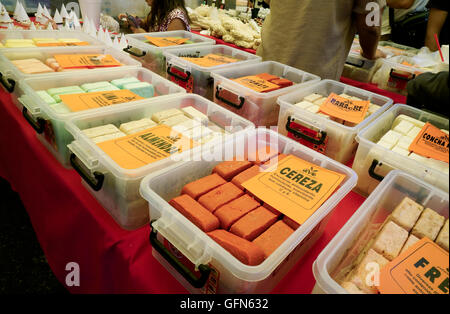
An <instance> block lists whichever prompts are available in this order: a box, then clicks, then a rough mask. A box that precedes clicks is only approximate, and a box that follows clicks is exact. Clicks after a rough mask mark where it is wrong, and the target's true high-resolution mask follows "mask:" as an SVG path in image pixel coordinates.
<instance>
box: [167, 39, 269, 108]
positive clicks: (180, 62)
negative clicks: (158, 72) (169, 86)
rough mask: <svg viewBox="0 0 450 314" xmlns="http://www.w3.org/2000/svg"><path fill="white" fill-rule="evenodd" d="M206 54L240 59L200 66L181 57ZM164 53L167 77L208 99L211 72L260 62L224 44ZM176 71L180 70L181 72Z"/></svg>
mask: <svg viewBox="0 0 450 314" xmlns="http://www.w3.org/2000/svg"><path fill="white" fill-rule="evenodd" d="M208 54H220V55H225V56H228V57H231V58H235V59H239V60H241V61H238V62H234V63H228V64H222V65H218V66H213V67H202V66H199V65H197V64H194V63H192V62H190V61H187V60H185V59H183V58H182V57H183V56H189V57H194V56H195V57H202V56H206V55H208ZM164 55H165V56H166V59H167V78H168V79H169V80H174V81H178V82H180V85H183V86H185V85H188V86H189V87H188V92H191V91H192V92H193V93H194V94H197V95H200V96H203V97H205V98H207V99H209V100H213V85H214V83H213V78H212V76H211V72H213V71H217V70H222V69H228V68H231V67H241V66H243V65H247V64H249V63H259V62H261V57H258V56H256V55H254V54H251V53H248V52H245V51H242V50H240V49H236V48H231V47H228V46H226V45H215V46H207V47H197V48H179V49H171V50H167V51H165V52H164ZM177 72H182V74H180V73H177Z"/></svg>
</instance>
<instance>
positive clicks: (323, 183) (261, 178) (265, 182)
mask: <svg viewBox="0 0 450 314" xmlns="http://www.w3.org/2000/svg"><path fill="white" fill-rule="evenodd" d="M344 179H345V175H343V174H340V173H337V172H334V171H331V170H328V169H325V168H321V167H319V166H317V165H315V164H312V163H309V162H307V161H305V160H302V159H300V158H297V157H295V156H292V155H291V156H288V157H286V158H284V159H283V160H281V161H280V162H279V163H278V164H277V165H274V166H272V167H270V168H269V169H268V172H262V173H260V174H259V175H257V176H256V177H254V178H252V179H250V180H248V181H247V182H244V184H243V186H244V187H245V188H246V189H247V190H248V191H249V192H250V193H252V194H253V195H255V196H256V197H258V198H259V199H261V200H262V201H263V202H265V203H267V204H269V205H270V206H272V207H273V208H275V209H277V210H278V211H280V212H281V213H283V214H285V215H286V216H288V217H289V218H291V219H293V220H294V221H296V222H297V223H299V224H303V223H305V221H306V220H307V219H308V218H309V217H310V216H311V215H312V214H314V212H315V211H316V210H317V209H319V208H320V206H322V204H323V203H324V202H325V201H326V200H327V199H328V198H329V197H330V196H331V194H333V193H334V191H335V190H336V189H337V188H338V187H339V185H340V184H341V182H342V181H343V180H344Z"/></svg>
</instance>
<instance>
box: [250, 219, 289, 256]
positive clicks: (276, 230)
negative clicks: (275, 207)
mask: <svg viewBox="0 0 450 314" xmlns="http://www.w3.org/2000/svg"><path fill="white" fill-rule="evenodd" d="M293 233H294V230H292V229H291V228H290V227H289V226H288V225H286V224H285V223H284V222H283V221H281V220H279V221H277V222H276V223H274V224H273V225H272V226H271V227H270V228H269V229H267V230H266V231H265V232H264V233H263V234H261V235H260V236H259V237H257V238H256V239H255V240H253V243H255V244H256V245H257V246H259V247H260V248H261V249H262V250H263V251H264V257H265V258H267V257H269V256H270V255H271V254H272V253H273V252H274V251H275V250H276V249H277V248H278V247H279V246H280V245H281V244H283V242H284V241H286V239H287V238H289V237H290V236H291V234H293Z"/></svg>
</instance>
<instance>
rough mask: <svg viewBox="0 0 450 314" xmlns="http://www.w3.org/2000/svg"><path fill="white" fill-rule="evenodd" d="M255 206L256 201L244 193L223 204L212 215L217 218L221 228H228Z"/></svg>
mask: <svg viewBox="0 0 450 314" xmlns="http://www.w3.org/2000/svg"><path fill="white" fill-rule="evenodd" d="M257 207H259V203H258V202H257V201H255V200H254V199H253V198H251V197H250V196H248V195H244V196H241V197H240V198H238V199H235V200H234V201H231V202H230V203H228V204H226V205H223V206H222V207H220V208H219V209H218V210H216V211H215V212H214V215H215V216H216V217H217V218H219V221H220V226H221V228H222V229H226V230H228V229H229V228H230V227H231V225H232V224H234V223H235V222H236V221H238V220H239V219H240V218H241V217H243V216H244V215H246V214H248V213H249V212H250V211H252V210H254V209H255V208H257Z"/></svg>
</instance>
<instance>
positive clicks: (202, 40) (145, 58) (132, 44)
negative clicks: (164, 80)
mask: <svg viewBox="0 0 450 314" xmlns="http://www.w3.org/2000/svg"><path fill="white" fill-rule="evenodd" d="M145 36H150V37H181V38H188V39H189V40H190V41H192V42H194V43H192V44H183V45H179V46H170V47H157V46H154V45H151V44H148V43H145V42H144V41H145V40H146V38H145ZM126 38H127V40H128V48H126V49H125V51H126V52H128V53H129V54H131V55H132V56H134V57H136V58H137V60H139V61H141V62H142V63H144V66H145V67H147V68H149V69H150V70H152V71H153V72H155V73H157V74H159V75H161V76H165V73H166V57H165V56H164V54H163V52H164V51H166V50H169V49H174V48H181V47H183V48H194V47H200V46H212V45H215V44H216V41H215V40H214V39H210V38H207V37H205V36H201V35H197V34H194V33H191V32H187V31H170V32H158V33H146V34H131V35H126ZM136 50H140V51H136Z"/></svg>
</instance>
